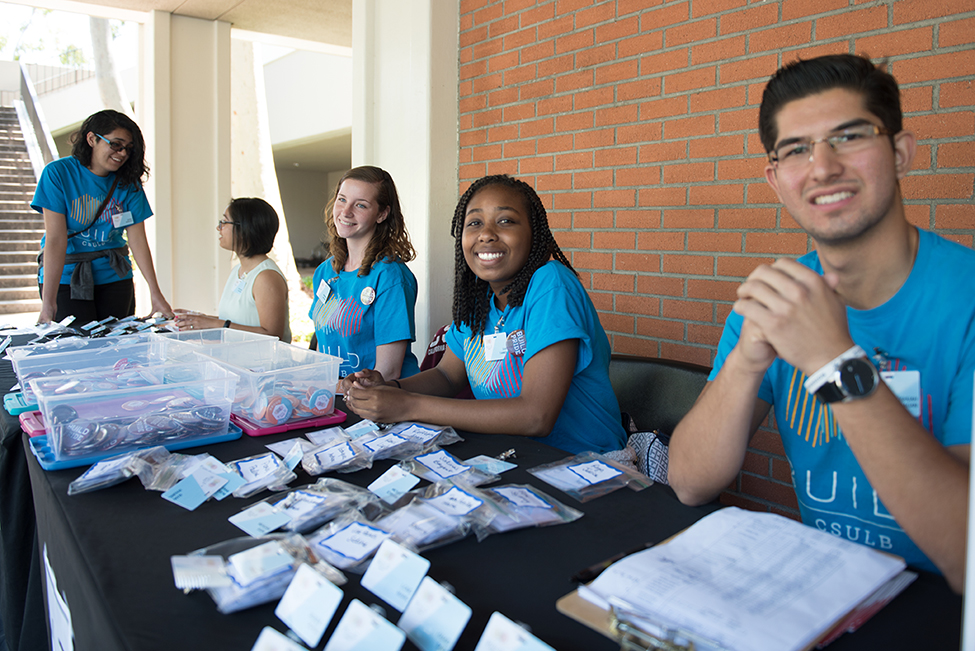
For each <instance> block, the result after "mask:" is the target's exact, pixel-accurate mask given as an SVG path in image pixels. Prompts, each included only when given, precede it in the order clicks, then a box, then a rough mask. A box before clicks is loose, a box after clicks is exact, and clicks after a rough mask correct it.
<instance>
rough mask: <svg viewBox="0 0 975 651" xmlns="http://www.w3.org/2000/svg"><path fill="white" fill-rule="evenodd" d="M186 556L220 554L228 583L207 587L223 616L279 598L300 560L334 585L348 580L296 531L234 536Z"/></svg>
mask: <svg viewBox="0 0 975 651" xmlns="http://www.w3.org/2000/svg"><path fill="white" fill-rule="evenodd" d="M189 555H190V556H220V557H222V558H223V559H224V561H225V562H226V573H227V575H228V576H229V577H230V579H231V583H230V584H229V585H226V586H218V587H209V588H206V590H207V592H208V593H209V595H210V597H211V598H212V599H213V601H214V603H216V605H217V610H219V611H220V612H221V613H223V614H225V615H227V614H229V613H235V612H237V611H240V610H244V609H246V608H251V607H253V606H257V605H260V604H263V603H268V602H270V601H274V600H275V599H280V598H281V596H282V595H284V593H285V590H287V589H288V585H289V584H290V583H291V579H292V578H293V577H294V575H295V572H296V571H297V570H298V566H299V565H300V564H301V563H307V564H309V565H312V566H314V567H315V569H316V570H318V571H320V572H321V573H322V574H324V575H325V577H326V578H328V580H329V581H331V582H332V583H335V584H336V585H343V584H344V583H346V581H347V579H346V577H345V575H344V574H342V572H340V571H339V570H337V569H336V568H334V567H332V566H330V565H329V564H328V563H325V562H322V561H321V560H320V559H319V558H318V557H317V556H316V555H315V553H314V551H313V550H312V548H311V547H310V546H309V545H308V543H307V541H306V540H305V539H304V538H302V537H301V536H299V535H297V534H289V535H284V536H280V535H272V536H265V537H261V538H250V537H247V538H234V539H232V540H227V541H224V542H222V543H218V544H216V545H211V546H210V547H206V548H204V549H199V550H197V551H194V552H192V553H190V554H189Z"/></svg>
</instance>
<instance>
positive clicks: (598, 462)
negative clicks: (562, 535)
mask: <svg viewBox="0 0 975 651" xmlns="http://www.w3.org/2000/svg"><path fill="white" fill-rule="evenodd" d="M528 472H529V473H531V474H532V475H534V476H536V477H538V478H539V479H541V480H542V481H544V482H545V483H546V484H549V485H551V486H554V487H555V488H558V489H559V490H560V491H562V492H563V493H566V494H567V495H569V496H571V497H574V498H575V499H577V500H579V501H580V502H587V501H589V500H592V499H596V498H597V497H602V496H603V495H608V494H609V493H612V492H614V491H617V490H619V489H621V488H623V487H624V486H626V487H629V488H630V489H631V490H635V491H641V490H643V489H644V488H646V487H648V486H651V485H652V484H653V480H651V479H650V478H649V477H647V476H646V475H644V474H642V473H640V472H638V471H637V470H634V469H633V468H628V467H627V466H625V465H623V464H621V463H618V462H616V461H613V460H612V459H609V458H607V457H606V456H604V455H601V454H597V453H595V452H582V453H581V454H577V455H575V456H572V457H568V458H565V459H562V460H561V461H553V462H552V463H545V464H542V465H540V466H535V467H534V468H529V469H528Z"/></svg>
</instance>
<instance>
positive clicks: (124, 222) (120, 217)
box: [112, 210, 135, 228]
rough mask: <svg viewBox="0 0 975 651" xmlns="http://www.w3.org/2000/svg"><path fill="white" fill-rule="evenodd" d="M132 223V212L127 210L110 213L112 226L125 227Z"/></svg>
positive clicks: (133, 221)
mask: <svg viewBox="0 0 975 651" xmlns="http://www.w3.org/2000/svg"><path fill="white" fill-rule="evenodd" d="M134 223H135V220H134V219H132V213H131V212H130V211H128V210H127V211H125V212H119V213H115V214H114V215H112V226H114V227H115V228H125V227H126V226H131V225H132V224H134Z"/></svg>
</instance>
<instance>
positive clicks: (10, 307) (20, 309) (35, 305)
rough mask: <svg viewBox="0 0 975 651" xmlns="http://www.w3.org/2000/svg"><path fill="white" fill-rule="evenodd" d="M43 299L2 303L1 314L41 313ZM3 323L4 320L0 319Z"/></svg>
mask: <svg viewBox="0 0 975 651" xmlns="http://www.w3.org/2000/svg"><path fill="white" fill-rule="evenodd" d="M40 311H41V299H40V298H38V299H35V300H27V299H24V300H11V301H0V314H21V313H24V312H40ZM0 323H2V319H0Z"/></svg>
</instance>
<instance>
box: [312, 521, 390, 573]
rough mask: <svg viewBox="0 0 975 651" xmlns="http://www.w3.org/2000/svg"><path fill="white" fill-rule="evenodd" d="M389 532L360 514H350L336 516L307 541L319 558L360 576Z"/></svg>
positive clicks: (388, 535)
mask: <svg viewBox="0 0 975 651" xmlns="http://www.w3.org/2000/svg"><path fill="white" fill-rule="evenodd" d="M390 533H391V532H389V531H387V530H385V529H383V528H381V527H379V526H378V525H376V524H374V523H372V522H370V521H369V520H368V519H367V518H366V517H365V516H363V515H362V514H361V513H358V512H352V513H344V514H342V515H340V516H339V517H337V518H335V519H334V520H332V521H331V522H329V523H328V524H326V525H325V526H324V527H322V528H321V529H319V530H317V531H315V532H314V533H312V534H310V535H309V536H308V537H307V538H308V543H309V545H311V548H312V549H313V550H315V553H316V554H318V556H319V558H322V559H324V560H325V561H327V562H328V563H330V564H332V565H334V566H335V567H337V568H339V569H341V570H345V571H347V572H354V573H356V574H362V573H363V572H365V571H366V568H367V567H368V566H369V563H370V562H371V561H372V557H373V555H374V554H375V553H376V550H377V549H379V546H380V545H381V544H382V543H383V541H384V540H386V539H387V538H389V537H390Z"/></svg>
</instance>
